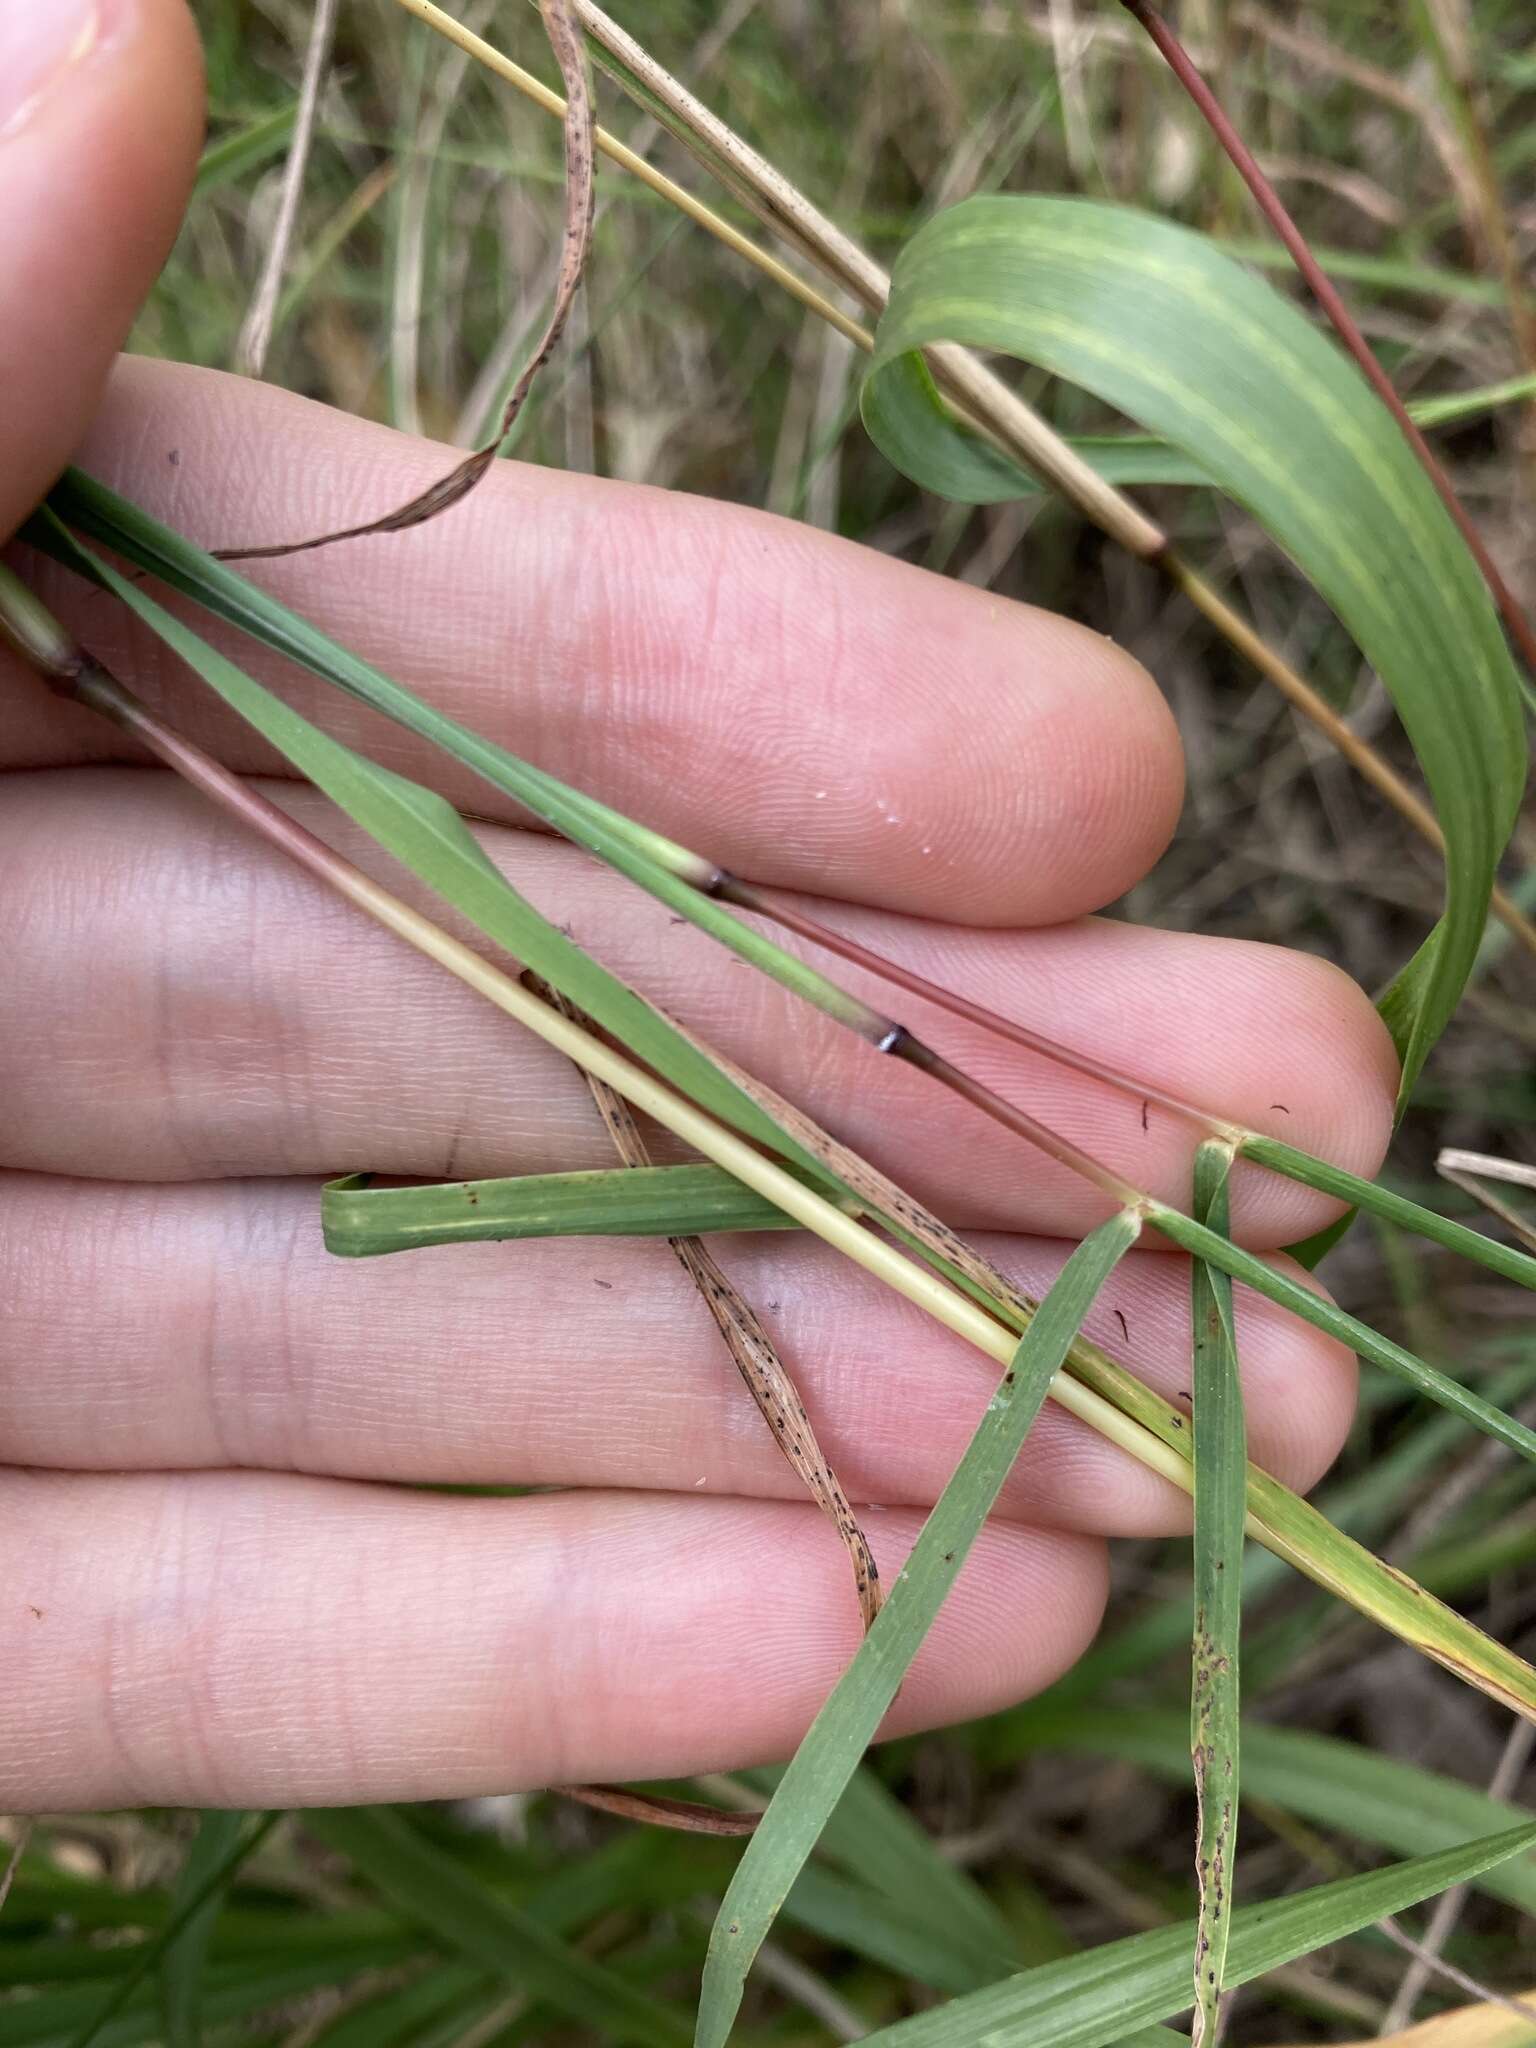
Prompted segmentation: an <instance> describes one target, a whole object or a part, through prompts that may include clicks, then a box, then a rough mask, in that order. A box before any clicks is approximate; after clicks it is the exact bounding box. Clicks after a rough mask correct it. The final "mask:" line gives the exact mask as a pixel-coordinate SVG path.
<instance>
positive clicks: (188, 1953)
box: [159, 1810, 246, 2048]
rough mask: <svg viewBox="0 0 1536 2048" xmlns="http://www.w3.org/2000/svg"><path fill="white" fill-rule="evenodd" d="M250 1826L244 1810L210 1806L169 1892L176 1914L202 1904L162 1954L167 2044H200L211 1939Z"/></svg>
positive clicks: (173, 2047)
mask: <svg viewBox="0 0 1536 2048" xmlns="http://www.w3.org/2000/svg"><path fill="white" fill-rule="evenodd" d="M245 1828H246V1816H245V1814H243V1813H240V1812H228V1811H225V1812H220V1811H218V1810H210V1811H209V1812H207V1813H204V1814H202V1815H201V1816H200V1817H199V1820H198V1827H197V1833H196V1835H195V1836H194V1837H193V1841H192V1846H191V1848H190V1849H189V1850H188V1851H187V1856H186V1861H185V1862H184V1863H183V1864H182V1867H181V1873H180V1875H179V1877H178V1878H177V1880H176V1889H175V1891H174V1892H173V1894H172V1896H171V1913H172V1916H173V1917H175V1916H176V1915H177V1914H178V1913H179V1912H180V1911H181V1909H182V1907H183V1906H184V1905H185V1904H186V1901H187V1900H188V1899H189V1898H196V1899H197V1900H198V1901H199V1903H198V1905H197V1907H196V1910H195V1911H194V1912H193V1913H192V1915H191V1917H190V1918H189V1919H187V1920H186V1922H185V1923H184V1925H183V1926H182V1929H181V1932H180V1933H179V1934H178V1935H177V1936H176V1937H175V1939H174V1940H172V1941H170V1942H168V1943H167V1944H166V1946H165V1949H164V1951H163V1953H162V1954H161V1957H160V1971H159V1974H160V2009H161V2013H162V2015H163V2017H164V2021H165V2038H166V2048H198V2043H199V2042H200V2041H201V2039H202V2032H201V2025H200V2021H199V2009H200V2005H201V2000H202V1986H203V1973H204V1971H205V1969H206V1968H207V1963H208V1943H209V1939H210V1937H211V1936H212V1933H213V1927H214V1922H215V1921H216V1920H217V1918H218V1916H219V1907H220V1905H221V1903H222V1897H223V1893H224V1891H225V1890H226V1889H227V1887H228V1885H229V1882H230V1880H231V1879H232V1878H233V1876H234V1874H235V1870H236V1867H237V1864H238V1861H239V1859H238V1857H237V1856H236V1851H237V1849H238V1848H239V1844H240V1838H241V1836H242V1835H243V1834H244V1832H245ZM215 1872H217V1873H219V1882H218V1884H217V1886H216V1887H215V1889H213V1890H212V1891H206V1892H205V1891H204V1886H205V1884H206V1883H207V1880H208V1878H209V1876H210V1874H211V1873H215Z"/></svg>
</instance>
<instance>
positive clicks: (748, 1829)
mask: <svg viewBox="0 0 1536 2048" xmlns="http://www.w3.org/2000/svg"><path fill="white" fill-rule="evenodd" d="M549 1789H550V1790H551V1791H552V1792H558V1793H559V1795H560V1797H561V1798H562V1799H574V1800H576V1801H577V1803H578V1804H579V1805H581V1806H591V1807H595V1808H596V1809H597V1811H598V1812H599V1813H611V1814H614V1815H615V1816H616V1817H617V1818H618V1819H619V1820H638V1821H644V1822H645V1823H646V1824H647V1825H648V1826H650V1827H653V1828H675V1829H676V1830H677V1831H678V1832H679V1833H680V1834H685V1835H730V1836H733V1837H737V1838H739V1837H741V1836H743V1835H755V1834H756V1833H757V1824H758V1822H759V1821H760V1820H761V1819H762V1815H761V1814H759V1813H727V1812H725V1811H724V1810H723V1808H721V1807H718V1806H705V1805H704V1804H702V1802H701V1801H699V1800H696V1799H669V1798H668V1797H667V1796H666V1795H665V1794H664V1793H660V1792H626V1791H625V1789H624V1787H623V1786H622V1785H551V1787H550V1788H549Z"/></svg>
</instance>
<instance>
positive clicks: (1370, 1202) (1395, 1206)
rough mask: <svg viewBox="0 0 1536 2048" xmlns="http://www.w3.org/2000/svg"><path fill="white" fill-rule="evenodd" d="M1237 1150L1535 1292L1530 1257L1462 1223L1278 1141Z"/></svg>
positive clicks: (1535, 1268)
mask: <svg viewBox="0 0 1536 2048" xmlns="http://www.w3.org/2000/svg"><path fill="white" fill-rule="evenodd" d="M1240 1149H1241V1152H1242V1156H1243V1158H1244V1159H1251V1160H1252V1161H1253V1162H1254V1164H1255V1165H1256V1166H1267V1167H1268V1168H1269V1169H1270V1171H1271V1172H1273V1173H1283V1174H1284V1175H1285V1177H1286V1178H1287V1179H1288V1180H1297V1181H1300V1182H1301V1183H1302V1184H1303V1186H1305V1187H1309V1188H1316V1189H1318V1190H1319V1192H1320V1193H1322V1194H1325V1195H1337V1196H1338V1197H1339V1198H1340V1199H1341V1200H1343V1201H1346V1202H1348V1203H1350V1204H1351V1206H1352V1207H1354V1208H1357V1209H1365V1210H1368V1211H1369V1212H1370V1214H1371V1215H1373V1216H1381V1217H1384V1218H1385V1219H1386V1221H1387V1222H1389V1223H1395V1224H1397V1225H1398V1226H1399V1227H1400V1228H1401V1229H1403V1230H1411V1231H1412V1232H1413V1233H1414V1235H1415V1236H1416V1237H1427V1238H1429V1239H1430V1240H1431V1242H1432V1243H1434V1244H1443V1245H1444V1246H1445V1247H1446V1248H1447V1250H1449V1251H1453V1252H1459V1253H1460V1254H1461V1256H1462V1257H1463V1258H1466V1259H1474V1260H1475V1261H1476V1262H1477V1264H1478V1265H1480V1266H1486V1267H1487V1268H1488V1270H1489V1272H1490V1273H1497V1274H1499V1275H1500V1276H1501V1277H1502V1278H1503V1279H1505V1280H1514V1281H1516V1282H1517V1283H1518V1284H1519V1285H1520V1286H1521V1287H1536V1258H1532V1257H1531V1255H1530V1253H1529V1252H1522V1251H1517V1250H1515V1248H1514V1247H1513V1246H1512V1245H1507V1244H1500V1243H1499V1241H1498V1239H1497V1238H1492V1237H1488V1236H1485V1235H1484V1233H1483V1232H1482V1231H1480V1230H1471V1229H1469V1228H1468V1227H1467V1225H1466V1224H1465V1223H1457V1222H1455V1221H1453V1219H1452V1218H1451V1217H1449V1216H1441V1215H1440V1214H1438V1213H1437V1211H1435V1210H1434V1209H1426V1208H1424V1207H1423V1206H1422V1205H1421V1204H1420V1203H1418V1202H1410V1201H1409V1200H1408V1198H1407V1196H1406V1195H1397V1194H1394V1193H1393V1192H1392V1190H1391V1189H1390V1188H1384V1187H1381V1186H1379V1185H1378V1183H1377V1182H1375V1181H1370V1180H1361V1179H1360V1178H1359V1176H1358V1175H1356V1174H1353V1173H1346V1172H1345V1171H1344V1170H1343V1168H1342V1167H1339V1166H1330V1165H1329V1164H1328V1162H1327V1161H1326V1160H1325V1159H1314V1158H1313V1157H1312V1156H1311V1154H1310V1153H1307V1152H1298V1151H1297V1150H1296V1148H1295V1146H1294V1145H1286V1144H1283V1143H1282V1142H1281V1140H1280V1139H1279V1138H1266V1137H1263V1136H1261V1135H1259V1134H1258V1133H1255V1134H1254V1135H1253V1136H1252V1137H1249V1138H1245V1139H1244V1140H1243V1143H1242V1146H1241V1148H1240Z"/></svg>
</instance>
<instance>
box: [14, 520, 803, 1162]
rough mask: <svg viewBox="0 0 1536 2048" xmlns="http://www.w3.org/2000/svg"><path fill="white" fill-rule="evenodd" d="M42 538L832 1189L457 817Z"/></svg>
mask: <svg viewBox="0 0 1536 2048" xmlns="http://www.w3.org/2000/svg"><path fill="white" fill-rule="evenodd" d="M39 537H40V538H45V539H46V540H47V544H48V545H49V546H50V548H51V550H52V552H54V553H55V554H56V555H57V556H58V557H59V558H60V559H61V560H63V561H65V562H67V563H68V564H69V565H70V566H71V567H74V568H77V569H79V571H80V572H81V574H83V575H86V576H89V577H91V578H92V579H93V580H94V581H96V582H98V583H100V584H102V585H103V586H104V587H105V588H106V589H108V590H110V591H111V592H112V593H113V594H114V595H115V596H117V597H119V598H121V599H122V601H123V602H124V603H125V604H126V605H127V606H128V607H129V609H130V610H132V611H134V612H136V613H137V614H138V616H139V617H140V618H141V619H142V620H143V621H144V623H145V624H146V625H147V626H148V627H149V628H150V630H151V631H152V632H154V633H155V634H156V636H157V637H158V638H159V639H160V640H162V641H163V642H164V643H165V645H166V646H168V647H169V648H170V649H171V651H172V652H173V653H174V654H176V655H178V656H179V657H180V658H181V659H182V660H183V661H185V662H186V663H187V664H188V666H189V667H190V668H191V669H192V670H193V672H194V673H195V674H196V675H197V676H199V677H200V678H201V680H202V681H203V682H205V683H206V684H208V686H209V687H210V688H211V689H213V690H214V691H216V692H217V694H218V695H219V696H220V697H222V698H223V699H224V701H225V703H226V704H228V705H229V706H230V707H231V708H232V709H233V710H234V711H236V712H238V713H239V715H240V716H241V717H242V718H243V719H245V721H246V722H247V724H249V725H251V726H252V727H253V728H254V729H255V730H256V731H257V732H259V733H261V734H262V736H263V737H264V738H266V739H268V740H270V741H271V743H272V745H273V746H274V747H276V748H277V749H278V751H279V752H280V753H281V754H282V755H283V757H284V758H285V759H286V760H287V761H289V762H290V763H291V764H292V765H293V766H294V767H295V768H297V769H298V770H299V772H300V773H301V774H302V775H304V776H306V777H307V778H308V780H310V781H311V782H313V783H314V784H315V786H316V787H317V788H318V789H320V790H323V791H324V793H325V794H326V795H327V796H328V797H330V798H331V800H332V802H333V803H335V804H337V805H338V806H339V807H340V808H341V809H342V810H343V811H345V812H346V814H347V816H348V817H350V818H351V819H353V820H354V822H355V823H357V824H358V825H360V826H361V827H362V828H363V830H364V831H365V832H367V833H368V834H369V836H370V837H371V838H372V839H373V840H375V841H376V843H377V844H378V845H380V846H381V847H383V848H384V850H385V851H386V852H388V853H390V854H392V855H393V856H394V858H395V859H396V860H398V861H400V862H401V864H402V865H403V866H405V867H407V868H409V869H410V871H411V872H412V874H414V875H416V876H417V877H418V878H419V879H420V880H421V881H423V882H425V883H426V884H427V885H428V886H429V887H430V888H432V889H433V890H435V891H436V892H437V893H438V894H439V895H441V896H442V897H444V898H445V899H446V900H447V901H448V902H450V903H451V904H452V905H453V906H454V907H455V909H457V910H458V911H460V912H461V913H462V915H464V916H465V917H467V918H469V919H470V920H471V921H472V922H473V923H474V924H475V926H476V927H477V928H478V929H479V930H480V931H482V932H483V933H484V934H485V935H486V936H487V937H488V938H490V939H493V940H494V941H495V942H496V944H497V945H499V946H503V947H505V948H506V949H507V951H508V952H510V953H512V954H514V955H516V957H517V958H519V959H520V960H522V961H523V962H524V963H525V964H526V965H527V966H529V967H531V968H532V969H533V970H534V972H535V973H536V974H538V975H540V976H541V977H542V978H543V979H544V980H545V981H547V982H549V983H550V984H551V985H552V986H553V987H555V988H557V989H559V990H560V992H561V993H562V994H563V995H566V996H569V997H570V999H571V1000H572V1001H573V1002H575V1003H577V1004H578V1005H579V1006H580V1007H581V1008H582V1009H583V1010H585V1011H586V1012H587V1013H588V1015H590V1016H592V1017H594V1018H596V1019H597V1021H598V1022H599V1023H600V1024H601V1025H602V1026H603V1027H604V1029H605V1030H608V1031H611V1032H612V1033H613V1035H614V1036H615V1037H616V1038H618V1039H619V1040H620V1042H621V1043H622V1044H624V1045H625V1046H627V1047H628V1048H629V1050H630V1051H631V1052H632V1053H634V1054H635V1055H636V1056H637V1057H639V1058H641V1059H643V1060H645V1061H647V1062H648V1063H649V1064H650V1065H652V1066H654V1067H655V1068H656V1069H657V1071H658V1072H659V1073H662V1074H664V1075H665V1076H666V1077H667V1079H668V1080H670V1081H671V1082H673V1084H674V1085H675V1086H676V1087H678V1088H680V1089H682V1090H683V1092H684V1093H685V1094H687V1095H689V1096H691V1097H692V1098H693V1099H694V1100H695V1101H697V1102H699V1103H701V1104H703V1106H704V1107H705V1108H707V1109H709V1110H711V1111H712V1112H713V1113H714V1114H715V1115H717V1116H719V1117H721V1118H722V1119H724V1120H725V1121H726V1122H729V1123H731V1124H733V1125H734V1126H735V1127H736V1128H737V1129H738V1130H740V1131H743V1132H745V1133H746V1134H747V1135H748V1136H749V1137H753V1138H756V1139H757V1140H758V1142H759V1143H761V1144H765V1145H767V1146H770V1147H771V1148H773V1149H774V1150H775V1151H778V1152H782V1153H787V1154H788V1155H789V1156H790V1157H791V1158H792V1159H794V1160H795V1162H796V1163H797V1164H798V1165H800V1166H801V1167H802V1168H803V1169H805V1170H806V1171H808V1172H809V1173H811V1174H812V1175H813V1177H815V1178H816V1180H817V1182H818V1184H819V1185H824V1184H825V1182H826V1175H825V1174H824V1173H823V1172H821V1170H820V1169H819V1168H818V1167H817V1165H816V1162H815V1161H814V1160H813V1159H812V1158H811V1157H810V1155H809V1154H808V1153H806V1152H804V1151H803V1150H802V1149H801V1147H800V1146H799V1145H798V1144H797V1143H796V1142H795V1140H794V1139H792V1138H791V1137H789V1135H788V1134H787V1133H786V1132H784V1131H782V1130H781V1129H780V1128H779V1126H778V1125H777V1124H776V1123H774V1122H773V1121H772V1120H771V1119H770V1118H769V1117H768V1116H767V1115H766V1114H765V1113H764V1112H763V1110H762V1109H760V1108H759V1106H758V1105H757V1104H756V1103H755V1102H754V1101H753V1100H752V1098H751V1097H750V1096H749V1095H747V1094H746V1093H745V1092H744V1091H743V1090H742V1089H741V1088H739V1087H738V1086H737V1085H736V1083H735V1082H734V1081H732V1080H729V1079H728V1078H727V1077H726V1076H725V1075H724V1074H722V1073H721V1072H720V1070H719V1069H718V1068H717V1067H716V1066H715V1065H714V1063H713V1062H712V1061H711V1060H709V1059H708V1058H706V1056H705V1055H704V1054H703V1053H702V1052H700V1051H699V1049H698V1047H697V1046H695V1045H694V1044H693V1043H692V1042H691V1041H690V1040H689V1039H688V1038H686V1037H685V1036H684V1035H683V1034H682V1033H681V1032H680V1031H678V1030H677V1029H676V1027H675V1026H674V1025H672V1024H671V1023H669V1022H668V1021H667V1019H666V1018H664V1017H663V1016H662V1015H661V1014H660V1013H659V1012H658V1011H656V1010H654V1009H653V1008H652V1007H651V1006H650V1004H649V1003H647V1002H645V1001H644V1000H643V999H642V998H641V997H640V996H638V995H636V994H635V992H634V990H633V989H630V988H628V987H627V986H626V985H625V984H624V983H623V982H621V981H620V980H619V979H618V978H617V977H616V976H615V975H612V974H610V973H609V972H608V971H607V969H606V968H604V967H602V966H600V965H599V964H598V962H597V961H595V960H594V959H592V957H591V956H590V955H589V954H587V953H585V952H583V950H582V949H581V947H579V946H578V945H576V944H575V942H574V941H573V940H571V939H569V938H567V937H566V936H565V934H564V933H563V932H562V931H560V930H559V928H558V927H557V926H555V925H554V924H552V923H551V922H550V921H549V919H548V918H546V917H543V916H541V915H540V913H539V912H538V911H537V910H535V909H534V907H533V905H532V904H531V903H529V902H527V901H526V900H525V899H524V898H523V897H522V896H521V895H519V894H518V892H517V891H516V890H515V889H514V888H513V887H512V885H511V884H510V883H509V882H508V881H507V880H506V879H505V878H504V877H503V876H502V875H501V873H500V872H499V871H498V870H497V869H496V868H495V867H494V866H493V865H492V863H491V862H490V860H489V859H488V858H487V856H486V854H485V853H484V852H483V851H482V850H481V847H480V845H479V843H478V841H476V840H475V839H474V837H473V836H472V835H471V833H470V831H469V829H468V827H467V826H466V825H465V823H464V821H463V819H462V818H461V817H460V816H459V814H458V812H457V811H456V810H455V809H454V808H453V806H452V805H451V804H450V803H448V802H447V800H446V799H445V798H443V797H440V796H438V795H437V794H436V793H435V792H434V791H432V790H428V789H424V788H423V787H422V786H421V785H420V784H419V783H415V782H411V781H408V780H407V779H406V777H404V776H403V775H397V774H395V773H394V772H393V770H391V769H387V768H381V767H380V766H379V765H378V764H377V763H376V762H373V761H369V760H367V759H366V758H365V757H364V756H363V755H361V754H357V753H354V752H353V750H352V749H351V748H350V747H347V746H344V745H343V744H342V743H341V742H340V741H339V740H334V739H332V738H331V737H330V735H329V734H328V733H324V732H322V731H321V730H320V728H319V727H318V726H315V725H312V724H311V723H310V722H309V720H308V719H306V718H304V717H303V716H302V715H301V714H300V713H299V712H297V711H295V710H293V709H292V708H291V707H290V706H289V705H287V704H285V703H284V702H283V700H282V699H281V698H280V697H277V696H274V695H273V693H272V692H271V691H270V690H267V689H264V688H263V687H262V685H261V684H260V683H257V682H255V681H253V680H252V678H251V677H250V676H248V675H246V674H245V673H244V671H243V670H241V669H239V668H237V667H236V665H235V664H234V663H233V662H232V661H230V660H229V659H228V658H227V657H226V656H225V655H223V654H221V653H220V652H219V650H218V649H217V648H215V647H211V646H210V645H209V644H208V643H207V642H206V641H205V640H203V639H201V638H200V637H199V636H198V635H197V634H196V633H194V632H193V631H192V630H191V628H190V627H188V626H186V625H184V624H183V623H182V621H181V620H179V619H177V618H175V617H174V616H173V615H172V614H171V613H170V612H168V611H166V610H165V608H164V606H162V605H160V604H157V603H156V602H155V600H154V599H153V598H152V597H151V596H150V595H149V594H148V592H147V591H145V590H144V589H142V588H141V587H140V586H139V585H138V584H136V583H132V582H130V581H129V580H128V579H127V578H126V577H124V576H120V575H119V574H118V573H117V571H116V570H114V569H113V568H112V567H111V566H110V565H109V564H107V563H106V562H103V561H101V560H100V559H99V558H98V557H96V556H94V555H92V554H91V553H90V552H89V551H88V550H86V549H84V548H81V547H79V546H78V544H76V543H75V542H73V541H71V540H70V539H69V537H68V536H67V535H66V534H65V533H64V532H63V531H62V529H60V528H59V527H57V525H56V524H53V523H51V522H50V524H49V525H48V526H45V527H44V528H43V530H42V533H41V534H40V535H39Z"/></svg>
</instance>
